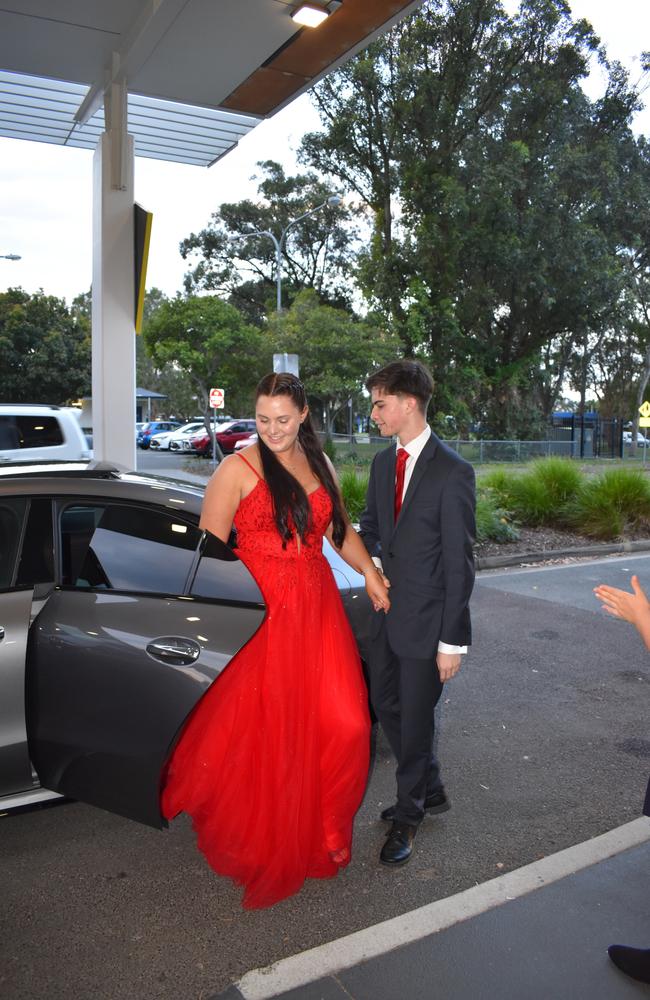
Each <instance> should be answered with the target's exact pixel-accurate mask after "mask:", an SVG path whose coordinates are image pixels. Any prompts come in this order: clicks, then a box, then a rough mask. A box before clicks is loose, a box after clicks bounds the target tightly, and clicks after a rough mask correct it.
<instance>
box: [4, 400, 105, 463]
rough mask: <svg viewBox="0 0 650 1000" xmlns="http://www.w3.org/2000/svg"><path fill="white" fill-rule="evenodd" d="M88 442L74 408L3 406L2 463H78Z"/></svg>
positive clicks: (88, 452) (32, 404)
mask: <svg viewBox="0 0 650 1000" xmlns="http://www.w3.org/2000/svg"><path fill="white" fill-rule="evenodd" d="M90 457H91V452H90V449H89V447H88V442H87V441H86V438H85V436H84V433H83V431H82V430H81V427H80V425H79V419H78V417H77V415H76V412H75V411H74V410H73V409H72V408H71V407H69V408H66V407H61V406H47V405H43V404H37V403H1V404H0V463H1V464H6V463H8V462H78V461H82V460H83V459H86V458H90Z"/></svg>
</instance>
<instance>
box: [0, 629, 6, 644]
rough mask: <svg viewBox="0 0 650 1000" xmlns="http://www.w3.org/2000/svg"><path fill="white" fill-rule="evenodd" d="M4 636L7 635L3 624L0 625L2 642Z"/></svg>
mask: <svg viewBox="0 0 650 1000" xmlns="http://www.w3.org/2000/svg"><path fill="white" fill-rule="evenodd" d="M4 637H5V630H4V628H3V627H2V625H0V642H2V640H3V639H4Z"/></svg>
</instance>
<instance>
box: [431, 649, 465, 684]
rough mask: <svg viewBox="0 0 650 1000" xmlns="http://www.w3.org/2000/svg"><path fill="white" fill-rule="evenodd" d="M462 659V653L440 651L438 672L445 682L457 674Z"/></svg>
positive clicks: (437, 659) (437, 657)
mask: <svg viewBox="0 0 650 1000" xmlns="http://www.w3.org/2000/svg"><path fill="white" fill-rule="evenodd" d="M461 659H462V657H461V654H460V653H438V655H437V656H436V663H437V664H438V673H439V674H440V680H441V681H442V683H443V684H444V682H445V681H449V680H451V678H452V677H455V676H456V674H457V673H458V671H459V670H460V663H461Z"/></svg>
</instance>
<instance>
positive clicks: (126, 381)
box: [92, 86, 136, 469]
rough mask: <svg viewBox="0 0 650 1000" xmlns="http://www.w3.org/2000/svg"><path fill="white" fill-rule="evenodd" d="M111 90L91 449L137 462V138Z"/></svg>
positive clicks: (101, 195)
mask: <svg viewBox="0 0 650 1000" xmlns="http://www.w3.org/2000/svg"><path fill="white" fill-rule="evenodd" d="M109 91H112V93H108V92H107V94H106V101H105V108H106V120H107V126H108V128H107V131H106V132H104V133H103V134H102V136H101V137H100V140H99V145H98V147H97V149H96V151H95V156H94V161H93V289H92V291H93V295H92V302H93V309H92V369H93V372H92V394H93V449H94V455H95V458H96V459H98V460H100V461H106V462H113V463H116V464H118V465H122V466H126V467H127V468H128V469H135V466H136V458H135V328H134V323H135V319H134V280H135V279H134V273H133V269H134V263H133V257H134V251H133V225H134V223H133V138H132V137H131V136H130V135H127V131H126V88H124V89H123V90H121V89H120V88H118V87H116V86H111V87H109Z"/></svg>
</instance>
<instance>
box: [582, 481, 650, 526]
mask: <svg viewBox="0 0 650 1000" xmlns="http://www.w3.org/2000/svg"><path fill="white" fill-rule="evenodd" d="M566 520H567V523H568V524H570V525H571V526H572V527H574V528H576V529H577V530H578V531H580V532H582V534H584V535H589V536H591V537H592V538H601V539H607V538H618V537H620V536H621V535H623V534H624V533H625V532H626V531H630V530H634V529H635V528H640V527H641V526H645V525H646V524H647V523H648V522H649V521H650V483H648V480H647V479H646V477H645V475H644V473H643V472H641V471H640V470H638V469H609V470H608V471H607V472H605V473H603V475H602V476H596V477H595V478H593V479H590V480H587V481H586V482H585V483H584V485H583V486H582V487H581V489H580V490H579V492H578V493H577V495H576V496H575V497H574V498H573V500H571V501H570V502H569V504H568V506H567V508H566Z"/></svg>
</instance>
